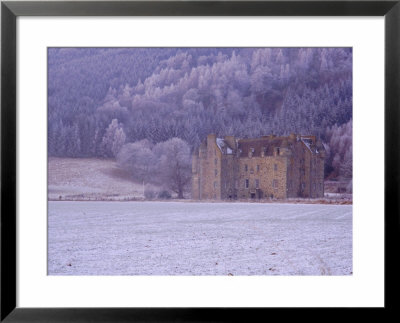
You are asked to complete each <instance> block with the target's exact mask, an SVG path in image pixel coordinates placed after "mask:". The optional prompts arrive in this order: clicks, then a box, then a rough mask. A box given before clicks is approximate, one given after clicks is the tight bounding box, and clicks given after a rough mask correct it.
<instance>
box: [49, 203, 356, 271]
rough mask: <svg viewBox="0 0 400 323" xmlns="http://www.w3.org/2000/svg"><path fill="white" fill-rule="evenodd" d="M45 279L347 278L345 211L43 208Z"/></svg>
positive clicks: (211, 206)
mask: <svg viewBox="0 0 400 323" xmlns="http://www.w3.org/2000/svg"><path fill="white" fill-rule="evenodd" d="M48 203H49V204H48V274H49V275H235V276H236V275H351V274H352V271H353V268H352V206H351V205H320V204H277V203H193V202H75V201H74V202H67V201H49V202H48Z"/></svg>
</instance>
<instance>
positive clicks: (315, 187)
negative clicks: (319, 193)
mask: <svg viewBox="0 0 400 323" xmlns="http://www.w3.org/2000/svg"><path fill="white" fill-rule="evenodd" d="M316 189H317V186H316V184H315V183H314V191H315V190H316Z"/></svg>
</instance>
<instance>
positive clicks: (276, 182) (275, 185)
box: [272, 179, 278, 189]
mask: <svg viewBox="0 0 400 323" xmlns="http://www.w3.org/2000/svg"><path fill="white" fill-rule="evenodd" d="M272 187H273V188H275V189H277V188H278V180H277V179H274V180H273V181H272Z"/></svg>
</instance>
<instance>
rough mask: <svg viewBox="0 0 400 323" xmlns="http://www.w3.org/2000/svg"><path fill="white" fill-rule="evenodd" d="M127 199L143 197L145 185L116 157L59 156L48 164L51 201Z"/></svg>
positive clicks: (52, 158) (51, 159)
mask: <svg viewBox="0 0 400 323" xmlns="http://www.w3.org/2000/svg"><path fill="white" fill-rule="evenodd" d="M60 196H61V199H63V200H64V199H68V200H89V199H91V200H102V199H104V200H124V199H135V198H142V197H143V185H142V184H139V183H135V182H134V181H132V180H131V179H130V176H129V174H127V173H125V172H124V171H122V170H121V169H119V168H118V167H117V165H116V163H115V161H114V160H113V159H96V158H56V157H50V158H49V164H48V198H49V200H59V199H60Z"/></svg>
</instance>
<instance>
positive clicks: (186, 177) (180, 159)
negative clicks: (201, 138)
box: [154, 138, 191, 198]
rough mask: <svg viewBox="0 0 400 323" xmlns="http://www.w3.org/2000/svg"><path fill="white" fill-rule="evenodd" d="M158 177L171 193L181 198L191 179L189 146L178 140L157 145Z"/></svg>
mask: <svg viewBox="0 0 400 323" xmlns="http://www.w3.org/2000/svg"><path fill="white" fill-rule="evenodd" d="M154 151H155V153H156V155H157V156H158V169H159V177H160V178H162V179H163V182H164V184H165V185H167V186H168V187H169V188H170V189H171V190H172V191H174V192H175V193H177V194H178V198H183V197H184V196H183V193H184V191H185V189H186V188H187V185H188V184H189V183H190V179H191V154H190V147H189V145H188V144H187V143H186V142H185V141H183V140H182V139H179V138H172V139H170V140H168V141H165V142H162V143H159V144H157V145H156V146H155V147H154Z"/></svg>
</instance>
